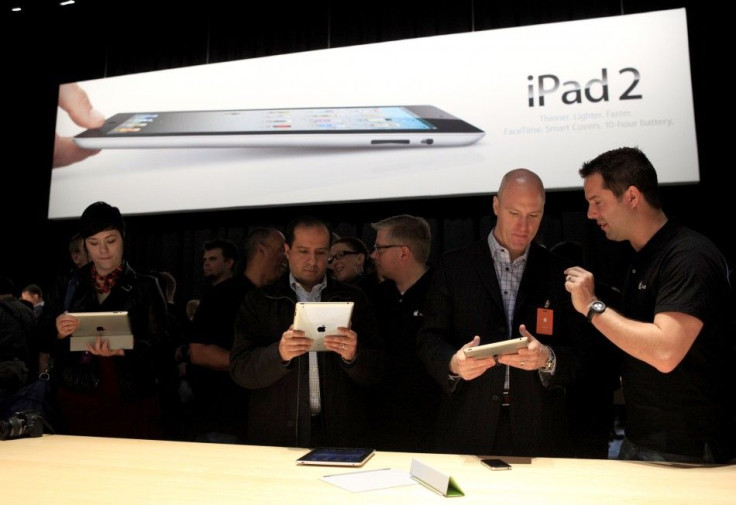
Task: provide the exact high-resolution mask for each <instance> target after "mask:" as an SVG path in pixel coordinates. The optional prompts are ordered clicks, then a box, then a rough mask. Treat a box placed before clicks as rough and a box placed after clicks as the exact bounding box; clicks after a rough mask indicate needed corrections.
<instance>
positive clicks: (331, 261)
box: [327, 251, 360, 265]
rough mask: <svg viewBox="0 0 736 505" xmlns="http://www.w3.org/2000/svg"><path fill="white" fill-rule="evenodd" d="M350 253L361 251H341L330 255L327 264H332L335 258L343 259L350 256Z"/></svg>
mask: <svg viewBox="0 0 736 505" xmlns="http://www.w3.org/2000/svg"><path fill="white" fill-rule="evenodd" d="M350 254H360V253H359V252H355V251H340V252H339V253H337V254H335V255H334V256H330V257H329V258H327V264H328V265H331V264H332V263H333V262H334V261H335V260H341V259H343V258H344V257H345V256H348V255H350Z"/></svg>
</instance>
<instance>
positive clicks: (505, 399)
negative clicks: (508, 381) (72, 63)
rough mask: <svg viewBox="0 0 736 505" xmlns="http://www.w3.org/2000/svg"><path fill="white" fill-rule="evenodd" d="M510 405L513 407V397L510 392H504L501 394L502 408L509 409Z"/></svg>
mask: <svg viewBox="0 0 736 505" xmlns="http://www.w3.org/2000/svg"><path fill="white" fill-rule="evenodd" d="M509 405H511V395H510V394H509V392H508V391H504V392H503V393H502V394H501V406H502V407H508V406H509Z"/></svg>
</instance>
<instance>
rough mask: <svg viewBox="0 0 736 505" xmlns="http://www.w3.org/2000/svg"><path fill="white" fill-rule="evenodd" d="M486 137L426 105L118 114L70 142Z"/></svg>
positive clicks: (419, 142)
mask: <svg viewBox="0 0 736 505" xmlns="http://www.w3.org/2000/svg"><path fill="white" fill-rule="evenodd" d="M484 135H485V132H484V131H483V130H481V129H479V128H477V127H475V126H473V125H471V124H469V123H467V122H465V121H463V120H462V119H460V118H458V117H456V116H453V115H452V114H450V113H448V112H445V111H443V110H441V109H438V108H437V107H434V106H432V105H392V106H361V107H312V108H282V109H245V110H197V111H169V112H125V113H120V114H116V115H114V116H112V117H110V118H108V119H107V120H106V121H105V124H104V125H103V126H102V127H101V128H97V129H91V130H87V131H84V132H82V133H80V134H79V135H77V136H76V137H75V138H74V141H75V142H76V143H77V144H78V145H79V146H80V147H83V148H86V149H126V148H128V149H131V148H132V149H136V148H168V147H432V146H434V147H437V146H440V147H442V146H463V145H468V144H472V143H474V142H477V141H478V140H479V139H480V138H481V137H483V136H484Z"/></svg>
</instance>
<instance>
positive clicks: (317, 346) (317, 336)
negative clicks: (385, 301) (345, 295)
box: [294, 302, 354, 351]
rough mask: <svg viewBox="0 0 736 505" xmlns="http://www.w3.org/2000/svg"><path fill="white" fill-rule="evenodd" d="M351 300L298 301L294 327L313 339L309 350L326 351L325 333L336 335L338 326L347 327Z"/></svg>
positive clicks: (351, 305)
mask: <svg viewBox="0 0 736 505" xmlns="http://www.w3.org/2000/svg"><path fill="white" fill-rule="evenodd" d="M353 305H354V303H353V302H298V303H297V304H296V309H295V311H294V329H295V330H302V331H304V333H305V334H306V336H307V338H311V339H312V340H314V343H313V344H312V347H311V348H310V349H309V350H310V351H326V350H327V347H325V335H337V334H338V333H340V332H339V331H338V328H340V327H342V328H349V327H350V318H351V317H352V314H353Z"/></svg>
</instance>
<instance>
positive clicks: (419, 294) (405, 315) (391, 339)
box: [370, 214, 440, 452]
mask: <svg viewBox="0 0 736 505" xmlns="http://www.w3.org/2000/svg"><path fill="white" fill-rule="evenodd" d="M371 226H372V227H373V229H374V230H376V242H375V245H374V246H373V253H372V254H371V258H373V261H374V262H375V264H376V269H377V271H378V274H379V275H380V276H381V277H383V278H384V279H385V280H384V281H383V282H381V284H379V285H378V287H377V288H376V289H375V291H374V293H373V305H374V307H375V308H376V314H377V316H378V320H379V324H380V325H381V334H382V335H383V337H384V340H385V342H386V346H387V348H388V349H390V350H391V352H389V353H387V354H386V371H385V373H384V378H383V380H382V381H381V383H380V384H379V385H378V386H377V387H376V388H375V389H374V391H373V399H372V401H371V409H370V413H371V415H372V422H373V426H374V430H375V432H376V435H377V448H378V449H383V450H391V451H407V452H429V451H431V450H432V448H433V447H432V443H433V436H434V429H435V418H436V416H437V407H438V406H439V402H438V400H439V398H440V390H439V388H438V387H437V385H436V384H435V383H434V381H432V379H431V377H430V376H429V374H427V371H426V369H425V368H424V365H423V364H422V363H421V362H420V361H419V358H418V357H417V352H416V345H417V344H416V337H417V331H418V329H419V327H420V326H421V324H422V320H423V318H424V303H425V299H426V296H427V291H428V289H429V281H430V277H431V273H430V272H431V269H430V266H429V263H428V260H429V253H430V246H431V233H430V228H429V224H428V223H427V221H426V220H425V219H424V218H421V217H416V216H411V215H407V214H402V215H398V216H392V217H388V218H386V219H383V220H381V221H378V222H376V223H372V224H371Z"/></svg>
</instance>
